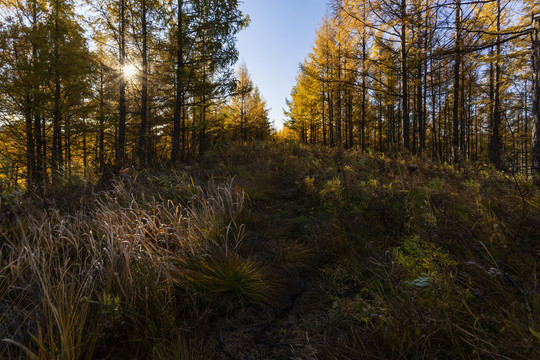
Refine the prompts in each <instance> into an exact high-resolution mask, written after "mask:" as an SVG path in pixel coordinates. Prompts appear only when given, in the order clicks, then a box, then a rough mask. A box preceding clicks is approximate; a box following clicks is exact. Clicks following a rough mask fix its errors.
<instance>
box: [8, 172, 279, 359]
mask: <svg viewBox="0 0 540 360" xmlns="http://www.w3.org/2000/svg"><path fill="white" fill-rule="evenodd" d="M164 179H165V180H166V182H167V186H170V188H166V187H164V186H163V181H164ZM66 196H69V194H66ZM87 196H91V197H93V199H92V200H89V199H86V200H85V201H84V202H83V203H84V204H85V206H82V207H81V208H80V209H79V210H77V211H76V212H75V213H63V212H62V211H61V210H59V209H55V208H50V209H47V210H41V209H39V208H37V207H35V204H34V203H33V202H31V201H26V202H25V201H23V202H21V203H19V204H12V205H10V211H11V212H12V213H13V214H12V215H10V218H9V219H7V218H5V219H3V221H1V222H0V223H1V224H2V227H1V229H0V231H1V232H0V236H1V241H2V245H1V247H0V255H1V256H0V308H1V309H2V311H1V312H0V336H1V337H2V340H3V342H2V346H1V347H0V358H13V359H16V358H25V357H28V358H33V359H53V358H54V359H66V360H74V359H91V358H94V357H96V356H98V355H100V354H101V355H100V356H103V354H110V353H111V352H112V353H114V352H115V351H123V352H124V356H125V354H126V353H128V354H129V353H131V354H132V355H133V356H142V357H144V356H150V354H152V352H154V353H155V354H157V353H161V350H156V349H161V346H162V345H159V346H158V345H154V344H153V343H154V342H155V343H156V344H163V343H165V342H167V341H173V340H174V342H175V343H178V341H179V340H178V337H179V336H180V335H181V334H182V333H185V332H186V329H183V328H182V326H181V325H180V324H181V323H182V321H184V322H185V321H192V320H193V319H196V320H197V321H203V322H204V319H205V315H204V314H205V313H206V314H209V313H210V312H212V311H213V310H212V309H213V308H212V307H211V305H212V304H214V300H215V297H214V294H220V293H224V292H226V293H229V292H230V290H231V291H232V295H234V296H232V297H231V298H229V300H228V301H229V305H230V306H232V307H234V306H240V305H242V304H245V303H246V302H248V303H261V304H264V303H269V302H271V296H272V295H271V294H268V293H267V292H265V290H264V282H263V281H262V280H261V276H263V275H262V272H261V271H263V266H262V265H260V264H258V263H257V261H255V260H250V259H246V258H243V257H242V256H241V255H240V254H238V253H237V251H236V248H237V246H238V243H239V242H240V241H241V240H242V237H243V228H242V226H241V225H240V223H239V222H238V218H239V216H241V214H242V212H243V211H244V206H245V195H244V193H243V192H241V191H239V190H237V189H236V188H235V186H234V185H233V182H232V181H227V182H223V183H216V182H214V181H210V182H209V183H208V184H207V185H206V186H204V187H202V186H199V185H195V183H194V181H193V180H192V179H190V178H189V177H187V176H185V175H182V174H175V173H169V174H166V175H162V176H161V177H160V178H157V177H147V178H145V179H139V180H137V179H136V180H135V181H130V182H129V183H126V182H121V181H117V182H115V183H114V185H113V187H112V189H111V190H109V191H104V192H100V193H93V194H89V195H87ZM6 216H7V215H6ZM218 253H225V254H228V259H234V261H233V263H234V264H233V263H231V262H229V263H227V265H232V266H229V267H227V266H223V265H224V264H225V263H224V262H222V261H213V260H212V259H213V258H212V257H208V256H209V254H218ZM194 274H195V275H194ZM204 274H206V275H204ZM208 274H213V275H208ZM239 274H240V275H239ZM238 276H239V277H240V278H239V277H238ZM265 276H266V273H265ZM270 278H271V276H269V277H267V279H270ZM261 287H263V289H261ZM196 298H198V299H200V301H194V299H196ZM126 344H131V345H129V346H128V345H126ZM156 346H157V347H156ZM156 351H157V353H156ZM144 354H146V355H144ZM156 356H157V358H162V357H161V355H159V356H158V355H156Z"/></svg>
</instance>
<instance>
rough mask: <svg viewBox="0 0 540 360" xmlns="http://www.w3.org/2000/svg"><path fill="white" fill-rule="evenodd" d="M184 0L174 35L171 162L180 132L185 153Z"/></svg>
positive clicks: (177, 147)
mask: <svg viewBox="0 0 540 360" xmlns="http://www.w3.org/2000/svg"><path fill="white" fill-rule="evenodd" d="M183 7H184V0H178V9H177V16H178V19H177V29H176V31H177V34H176V47H177V49H176V103H175V108H174V120H173V136H172V148H171V160H173V161H176V160H178V155H179V152H180V132H182V156H184V155H185V154H184V151H185V132H186V126H185V117H184V115H183V113H184V22H183V20H184V11H183ZM180 122H182V124H180Z"/></svg>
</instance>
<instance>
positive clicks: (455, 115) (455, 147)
mask: <svg viewBox="0 0 540 360" xmlns="http://www.w3.org/2000/svg"><path fill="white" fill-rule="evenodd" d="M455 25H456V43H455V58H454V89H453V90H454V98H453V104H452V105H453V108H452V124H453V128H452V155H453V156H452V157H453V159H452V161H453V162H454V163H458V162H459V160H460V156H459V90H460V83H459V80H460V76H459V75H460V65H461V0H457V2H456V24H455Z"/></svg>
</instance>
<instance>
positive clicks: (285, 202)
mask: <svg viewBox="0 0 540 360" xmlns="http://www.w3.org/2000/svg"><path fill="white" fill-rule="evenodd" d="M283 170H284V169H281V168H280V167H277V168H276V170H274V171H273V172H272V174H271V176H270V181H269V182H268V183H266V184H261V188H262V189H263V191H262V192H260V193H257V194H256V196H255V199H252V200H251V206H250V211H251V221H252V222H253V224H248V225H247V226H246V227H247V238H246V240H245V241H246V242H248V244H247V246H248V247H249V248H251V249H255V250H256V253H257V255H258V256H260V257H262V259H261V260H262V261H265V262H268V260H269V259H273V260H271V264H270V266H271V267H272V268H273V269H276V270H277V271H278V272H279V276H281V277H283V280H284V282H285V283H286V284H287V290H286V293H287V296H286V298H284V299H281V300H282V301H281V306H279V307H277V308H276V309H271V310H263V309H256V308H245V309H240V310H238V311H237V312H236V313H235V314H233V315H232V316H231V315H229V316H225V317H223V318H220V319H216V322H215V325H216V326H215V331H216V337H217V339H218V346H219V349H220V353H219V354H217V357H216V359H228V360H232V359H236V360H241V359H242V360H243V359H316V358H317V357H315V356H310V353H311V354H313V353H314V349H310V344H309V343H310V339H309V338H310V335H309V332H310V331H309V330H310V327H311V326H312V325H313V323H312V322H311V325H309V324H308V322H307V321H306V319H307V318H309V315H308V314H307V313H306V312H308V311H312V309H310V307H311V306H314V305H316V304H320V300H319V297H320V294H319V289H317V287H318V285H317V280H316V278H317V276H318V275H317V274H318V269H317V267H313V266H312V265H313V264H312V262H313V261H314V257H315V251H314V250H313V249H312V248H311V247H310V245H309V243H310V242H311V240H312V239H310V238H311V237H312V236H313V235H312V231H311V224H310V221H312V220H310V217H309V209H308V208H307V205H306V204H307V202H306V198H305V196H306V195H305V194H304V192H303V190H302V188H301V186H302V185H301V184H300V183H299V182H298V179H296V178H295V177H294V175H293V174H287V173H286V172H284V171H283ZM291 251H293V252H295V254H296V258H292V259H291V258H287V256H290V255H287V254H290V252H291ZM311 321H312V320H311Z"/></svg>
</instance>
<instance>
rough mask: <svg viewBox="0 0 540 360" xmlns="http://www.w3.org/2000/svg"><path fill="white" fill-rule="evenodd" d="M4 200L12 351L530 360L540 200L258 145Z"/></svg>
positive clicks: (499, 188) (60, 355) (475, 171)
mask: <svg viewBox="0 0 540 360" xmlns="http://www.w3.org/2000/svg"><path fill="white" fill-rule="evenodd" d="M0 199H1V203H0V209H1V212H0V254H1V256H0V261H1V263H0V334H1V336H2V338H3V342H2V345H0V358H2V359H19V358H20V359H23V358H35V359H53V358H54V359H156V360H157V359H404V358H407V359H536V358H539V357H540V346H539V345H540V327H539V325H538V324H539V320H540V292H539V290H540V283H539V282H538V263H539V256H540V244H539V241H538V239H539V238H540V216H539V215H540V190H539V189H538V187H535V186H534V185H533V184H532V183H531V182H530V180H526V179H523V178H520V177H514V176H511V175H505V174H503V173H500V172H497V171H495V170H492V169H491V168H487V167H482V166H480V165H470V164H464V165H462V166H461V167H460V168H457V167H454V166H449V165H444V164H443V165H441V164H438V163H434V162H428V161H425V160H420V159H416V158H402V157H397V158H392V157H388V156H384V155H380V154H366V153H360V152H355V151H339V150H337V149H328V148H322V147H308V146H304V145H301V144H298V143H284V142H257V143H253V144H244V145H235V146H231V147H228V148H226V149H225V148H224V149H222V150H213V151H210V152H208V153H206V154H205V155H204V156H202V157H200V158H198V159H196V160H194V161H193V162H191V163H189V164H184V165H176V166H174V167H168V168H166V167H161V168H154V169H152V170H148V169H145V170H138V169H133V168H130V169H128V170H127V171H123V172H122V173H121V175H120V176H118V177H116V178H112V179H103V181H101V182H100V183H99V184H96V185H90V184H86V185H70V186H65V187H60V188H56V189H55V190H50V191H49V193H48V194H47V195H46V196H45V197H44V198H41V199H36V198H32V197H30V196H28V195H22V194H18V193H5V194H4V195H2V197H1V198H0Z"/></svg>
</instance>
